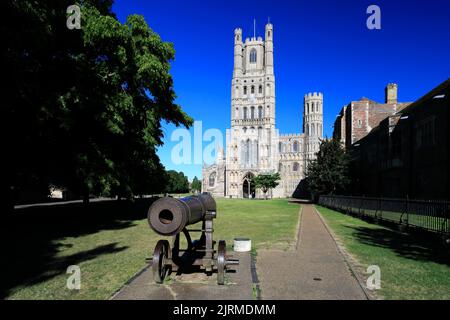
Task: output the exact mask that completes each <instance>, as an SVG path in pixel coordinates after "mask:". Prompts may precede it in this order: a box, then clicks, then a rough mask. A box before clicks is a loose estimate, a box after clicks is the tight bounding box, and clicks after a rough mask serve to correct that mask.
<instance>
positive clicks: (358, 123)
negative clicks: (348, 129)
mask: <svg viewBox="0 0 450 320" xmlns="http://www.w3.org/2000/svg"><path fill="white" fill-rule="evenodd" d="M356 127H357V128H362V120H361V119H358V121H357V124H356Z"/></svg>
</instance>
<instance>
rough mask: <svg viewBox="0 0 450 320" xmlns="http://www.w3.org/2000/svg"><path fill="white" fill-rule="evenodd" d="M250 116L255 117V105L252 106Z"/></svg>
mask: <svg viewBox="0 0 450 320" xmlns="http://www.w3.org/2000/svg"><path fill="white" fill-rule="evenodd" d="M250 118H251V119H255V107H251V109H250Z"/></svg>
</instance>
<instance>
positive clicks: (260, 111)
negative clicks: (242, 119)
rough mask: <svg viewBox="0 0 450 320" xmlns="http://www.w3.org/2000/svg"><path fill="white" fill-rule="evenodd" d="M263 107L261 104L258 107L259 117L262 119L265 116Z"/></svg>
mask: <svg viewBox="0 0 450 320" xmlns="http://www.w3.org/2000/svg"><path fill="white" fill-rule="evenodd" d="M263 116H264V115H263V107H261V106H259V107H258V118H259V119H262V118H263Z"/></svg>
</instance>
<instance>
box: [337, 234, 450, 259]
mask: <svg viewBox="0 0 450 320" xmlns="http://www.w3.org/2000/svg"><path fill="white" fill-rule="evenodd" d="M345 227H346V228H348V229H351V231H352V234H353V236H355V237H356V238H357V240H358V241H359V242H361V243H364V244H367V245H370V246H376V247H380V248H387V249H390V250H392V251H394V252H395V253H396V254H397V255H398V256H400V257H404V258H407V259H412V260H416V261H432V262H436V263H439V264H444V265H447V266H450V253H449V251H448V249H447V248H445V247H444V246H443V245H442V243H441V241H440V239H439V237H438V236H436V235H430V234H423V233H412V234H405V233H401V232H399V231H396V230H391V229H386V228H379V229H373V228H367V227H352V226H345Z"/></svg>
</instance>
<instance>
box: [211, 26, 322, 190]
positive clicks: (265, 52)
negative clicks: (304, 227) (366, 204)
mask: <svg viewBox="0 0 450 320" xmlns="http://www.w3.org/2000/svg"><path fill="white" fill-rule="evenodd" d="M230 113H231V128H230V129H227V133H226V155H224V152H223V150H219V152H218V156H217V160H216V163H214V164H213V165H210V166H204V167H203V172H202V176H203V183H202V188H203V191H204V192H211V193H212V194H213V195H214V196H226V197H232V198H249V197H262V194H261V192H260V191H258V190H255V189H254V187H253V186H252V183H251V178H252V177H254V176H256V175H258V174H261V173H274V172H279V173H280V175H281V181H280V184H279V186H278V187H277V188H275V189H273V190H272V191H271V195H270V196H272V197H290V196H292V194H293V192H294V191H295V189H296V188H297V186H298V184H299V182H300V181H301V180H302V179H303V178H304V176H305V168H306V166H307V162H308V161H310V160H312V159H314V158H315V153H316V152H317V151H318V150H319V143H320V139H321V138H322V135H323V132H322V131H323V95H322V93H316V92H314V93H308V94H306V95H304V98H303V131H304V133H302V134H287V135H282V134H280V133H279V131H278V129H276V127H275V75H274V65H273V26H272V24H270V23H269V24H267V25H266V27H265V39H264V40H263V39H262V38H261V37H258V38H256V37H252V38H247V39H245V41H243V38H242V30H241V29H239V28H238V29H236V30H235V32H234V68H233V78H232V81H231V110H230Z"/></svg>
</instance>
